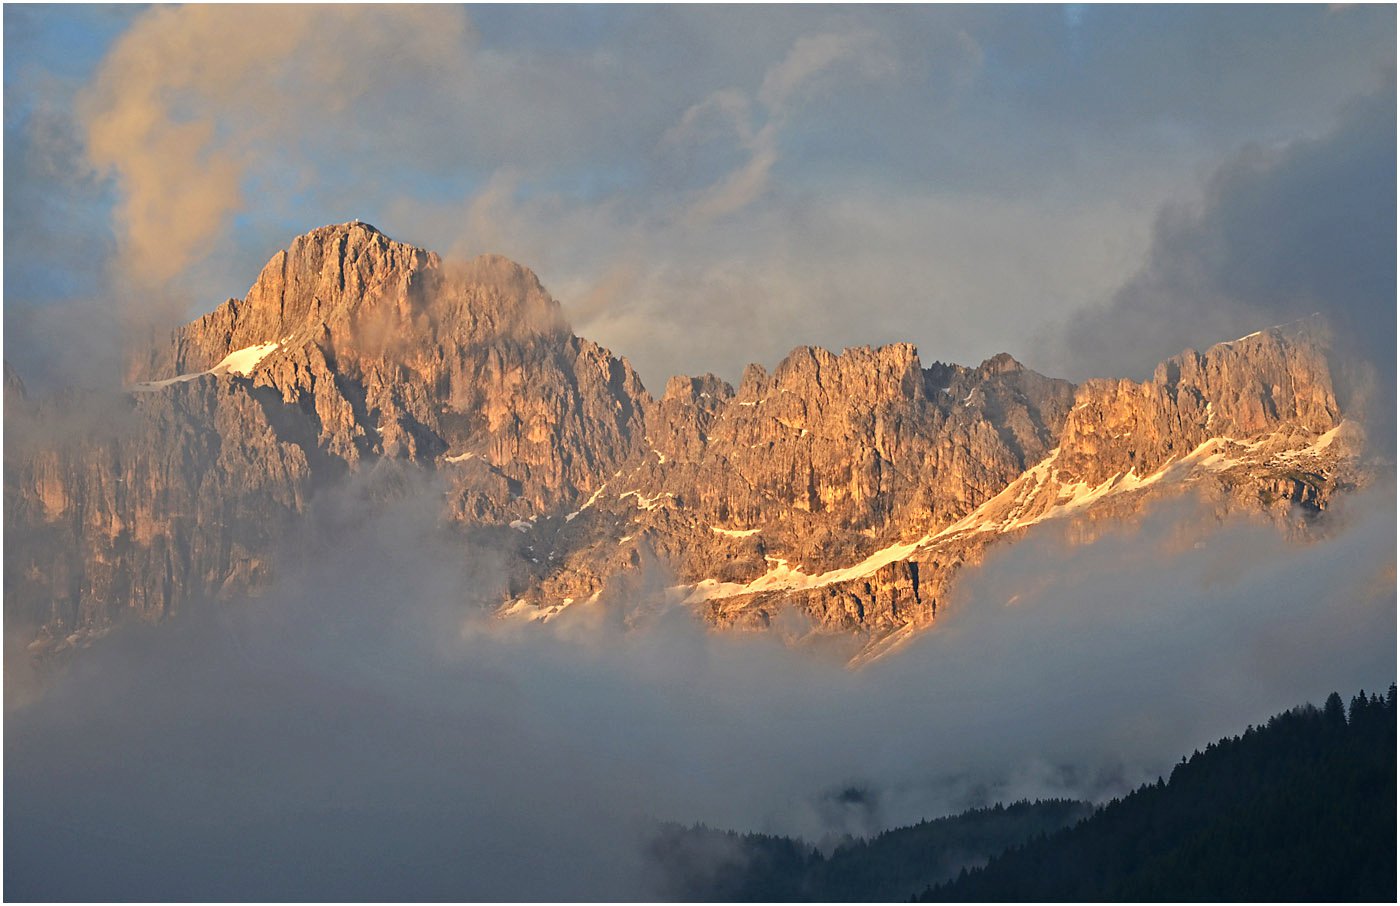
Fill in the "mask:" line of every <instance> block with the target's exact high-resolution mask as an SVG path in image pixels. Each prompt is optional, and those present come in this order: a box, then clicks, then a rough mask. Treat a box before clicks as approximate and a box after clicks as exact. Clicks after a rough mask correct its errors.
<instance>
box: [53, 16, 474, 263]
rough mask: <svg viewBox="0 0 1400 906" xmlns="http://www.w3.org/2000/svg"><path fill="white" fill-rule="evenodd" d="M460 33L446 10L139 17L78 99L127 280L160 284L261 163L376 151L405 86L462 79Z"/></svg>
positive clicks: (239, 200) (202, 240)
mask: <svg viewBox="0 0 1400 906" xmlns="http://www.w3.org/2000/svg"><path fill="white" fill-rule="evenodd" d="M471 36H472V32H471V27H470V24H469V23H468V21H467V19H466V17H465V15H464V14H463V13H462V12H461V11H460V10H458V9H455V8H449V7H405V8H402V9H397V8H396V9H393V10H390V9H387V8H384V7H326V8H316V7H295V6H292V7H278V8H272V7H267V8H260V7H259V8H254V7H230V6H208V7H200V6H191V7H166V8H160V9H155V10H152V11H151V12H149V13H148V14H147V15H145V16H143V17H142V18H141V19H139V20H137V21H136V22H135V23H134V24H133V25H132V27H131V28H130V29H129V30H128V31H127V32H125V33H124V34H123V35H122V36H121V38H120V39H119V40H118V41H117V42H116V43H115V45H114V46H113V48H112V50H111V52H110V53H109V54H108V55H107V56H106V58H105V59H104V60H103V62H102V64H101V66H100V68H99V69H98V71H97V73H96V74H95V75H94V77H93V79H92V81H91V82H90V83H89V85H88V86H87V88H86V90H85V91H84V92H83V94H82V96H81V97H80V99H79V111H80V120H81V123H82V125H83V128H84V130H85V133H86V150H87V155H88V157H89V159H90V161H91V162H92V165H93V166H94V167H96V168H97V169H98V170H100V171H101V172H104V173H111V174H113V175H114V176H115V178H116V181H117V184H118V186H119V188H120V190H121V200H120V202H119V203H118V205H117V209H116V219H117V235H118V237H119V241H120V242H121V254H120V256H119V258H118V263H119V265H120V267H121V269H122V271H123V273H124V275H125V276H127V277H129V278H131V279H133V280H134V281H136V282H137V283H138V284H139V285H154V286H161V285H163V284H166V283H168V282H170V281H171V280H173V279H175V278H176V277H178V276H180V275H181V274H183V273H184V272H185V271H186V269H187V268H189V267H190V266H191V265H192V264H193V263H195V262H197V261H199V260H201V259H202V258H203V257H204V256H206V255H208V254H209V253H210V252H211V251H212V250H213V249H214V247H215V245H216V243H218V242H219V241H220V240H221V239H223V238H224V236H225V231H226V230H227V228H228V227H229V225H230V222H231V219H232V217H233V215H235V214H237V213H240V212H241V211H242V210H244V208H245V207H246V206H247V205H248V203H249V199H248V197H247V195H246V193H247V191H248V188H249V187H248V181H249V180H250V178H252V175H253V174H252V172H251V171H252V170H253V169H254V168H255V167H257V166H259V165H266V164H267V163H268V161H269V158H271V159H277V158H278V157H279V156H280V155H281V154H282V153H285V151H287V150H289V149H297V148H298V147H299V146H305V145H308V144H309V145H312V146H314V145H316V144H319V143H321V142H323V141H325V136H324V135H322V136H318V135H317V133H318V132H322V131H329V132H332V133H334V136H333V140H338V141H343V142H344V143H345V145H346V146H347V148H354V147H356V146H361V145H364V144H366V143H368V144H374V143H375V141H376V135H377V134H379V133H378V130H391V131H392V130H393V129H395V128H396V127H398V126H399V125H400V122H398V121H399V120H401V119H402V117H401V116H398V117H396V116H394V115H393V111H394V109H395V108H398V107H401V106H402V105H403V104H404V103H410V104H411V103H413V102H414V101H417V100H423V98H421V97H416V96H415V95H414V94H413V93H411V92H412V89H413V88H414V87H415V86H416V85H418V84H420V83H421V84H426V85H428V86H429V87H430V91H429V92H428V97H427V98H426V99H428V100H432V99H433V97H432V92H431V86H438V85H442V84H445V83H450V82H452V81H453V80H460V81H469V76H470V69H469V64H470V61H471V55H470V43H471ZM406 91H407V92H410V93H408V94H407V95H405V94H403V92H406ZM365 113H368V114H370V115H369V116H365ZM375 116H382V117H384V118H385V120H387V121H385V122H380V123H378V124H375V123H373V122H372V120H373V119H374V118H375ZM414 116H417V113H416V112H415V113H414ZM376 125H377V127H378V130H377V129H375V128H373V127H374V126H376ZM309 176H310V177H311V178H315V175H314V173H311V174H309ZM280 188H282V189H283V190H284V191H285V189H286V188H287V186H286V185H285V182H284V183H283V184H282V185H281V186H280ZM262 202H263V199H259V203H262Z"/></svg>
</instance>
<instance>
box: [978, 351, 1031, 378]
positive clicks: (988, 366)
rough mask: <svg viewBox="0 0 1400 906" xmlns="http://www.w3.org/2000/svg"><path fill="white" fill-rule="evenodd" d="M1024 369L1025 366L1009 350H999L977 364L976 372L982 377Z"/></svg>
mask: <svg viewBox="0 0 1400 906" xmlns="http://www.w3.org/2000/svg"><path fill="white" fill-rule="evenodd" d="M1025 370H1026V368H1025V366H1024V365H1022V364H1021V363H1020V362H1018V361H1016V360H1015V359H1014V358H1012V357H1011V353H1009V352H999V353H997V354H996V355H994V356H992V357H991V358H990V359H987V360H986V361H985V362H983V363H982V364H981V365H978V366H977V373H978V374H980V375H981V376H983V377H984V378H986V377H991V376H992V375H995V374H1012V373H1014V372H1017V371H1025Z"/></svg>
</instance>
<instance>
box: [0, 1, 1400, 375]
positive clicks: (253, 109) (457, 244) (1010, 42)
mask: <svg viewBox="0 0 1400 906" xmlns="http://www.w3.org/2000/svg"><path fill="white" fill-rule="evenodd" d="M4 29H5V51H6V52H5V61H4V90H5V151H6V155H5V175H4V181H5V190H6V191H5V204H4V214H5V270H4V289H5V328H6V337H7V342H6V343H5V355H6V358H7V359H8V360H10V361H11V362H12V364H14V365H15V366H16V367H17V368H18V369H19V371H20V373H21V375H22V376H23V377H24V378H25V379H26V381H27V382H29V383H30V384H32V385H35V386H45V385H54V384H61V383H66V382H73V383H80V384H87V385H101V384H104V383H111V382H112V381H114V380H116V377H115V375H117V374H119V373H120V360H121V349H122V345H123V343H124V342H127V341H128V338H129V337H131V336H133V335H139V331H141V330H144V329H148V328H150V327H157V328H168V327H170V326H173V325H174V324H177V323H180V322H181V321H183V320H187V319H189V318H192V317H194V316H196V315H198V314H201V313H203V312H205V311H208V310H211V309H212V308H213V307H214V306H215V305H217V304H218V303H219V302H221V301H222V300H223V299H225V298H227V297H230V296H241V295H242V294H243V293H244V292H246V290H247V287H248V286H249V285H251V283H252V282H253V279H254V278H255V277H256V274H257V271H258V270H259V269H260V268H261V265H262V264H263V263H264V262H265V261H266V260H267V259H268V258H270V257H271V255H272V254H273V253H274V252H275V251H276V250H277V249H279V248H282V247H284V246H285V245H286V244H287V243H288V241H289V240H290V239H291V238H292V237H293V236H295V235H297V234H299V233H302V232H305V231H307V230H309V229H312V228H314V227H316V226H320V225H323V224H326V223H333V222H341V221H345V220H349V219H353V218H360V219H362V220H366V221H368V222H370V223H373V224H375V225H376V226H378V227H379V228H380V229H382V230H384V231H385V232H387V233H388V234H389V235H391V236H393V237H395V238H399V239H402V240H405V241H409V242H413V243H415V244H418V245H422V246H426V247H429V248H433V249H435V250H438V251H440V252H443V253H445V254H447V255H449V256H460V257H468V256H472V255H476V254H480V253H485V252H496V253H501V254H505V255H507V256H509V257H511V258H514V259H516V260H518V261H520V262H521V263H524V264H525V265H527V266H529V267H530V268H532V269H534V270H535V271H536V272H537V273H538V274H539V275H540V277H541V279H542V281H543V282H544V284H545V286H546V287H547V288H548V289H549V290H550V291H551V292H552V293H553V294H554V295H555V296H556V297H557V298H559V299H560V301H561V302H562V303H563V305H564V308H565V311H566V312H567V313H568V315H569V317H570V319H571V321H572V323H573V325H574V328H575V330H576V332H578V333H580V334H581V335H584V336H587V337H589V338H590V339H595V340H597V341H599V342H601V343H603V344H604V345H606V346H608V347H609V348H611V349H612V350H613V351H614V352H616V353H618V354H621V355H625V356H626V357H628V359H629V360H630V361H632V363H633V364H634V365H635V366H636V367H637V368H638V369H639V371H640V372H641V374H642V376H643V378H644V380H645V381H646V383H647V385H648V386H649V387H651V388H652V389H653V390H654V391H655V390H659V389H660V388H661V387H662V386H663V385H664V382H665V380H666V378H667V377H668V376H670V374H672V373H676V372H683V373H703V372H706V371H713V372H715V373H717V374H719V375H720V376H721V377H724V378H726V379H729V380H731V381H732V380H735V379H737V378H738V376H739V374H740V373H741V371H742V369H743V366H744V365H745V364H747V363H748V362H759V363H761V364H764V365H765V366H769V367H771V366H772V365H773V364H775V363H776V362H777V361H779V360H780V359H781V358H782V357H783V356H784V355H785V354H786V353H787V352H788V351H789V350H790V349H792V348H793V347H795V346H797V345H804V344H814V345H824V346H827V347H829V348H833V349H840V348H843V347H845V346H849V345H862V344H878V343H886V342H896V341H912V342H915V343H916V344H917V345H918V346H919V348H920V351H921V354H922V356H923V357H924V359H925V360H926V361H932V360H935V359H937V360H942V361H957V362H962V363H976V362H978V361H981V360H982V359H984V358H987V357H989V356H991V355H993V354H995V353H997V352H1000V351H1009V352H1011V353H1012V354H1013V355H1015V356H1016V357H1017V358H1019V359H1020V360H1022V361H1023V362H1025V363H1027V364H1028V365H1030V366H1032V367H1035V368H1037V369H1039V370H1042V371H1045V372H1048V373H1053V374H1056V375H1062V376H1066V377H1070V378H1071V379H1076V380H1078V379H1083V378H1085V377H1089V376H1095V375H1108V376H1118V375H1124V376H1134V377H1141V376H1145V375H1146V374H1150V372H1151V370H1152V366H1153V365H1154V364H1155V363H1156V362H1157V361H1158V360H1160V359H1161V358H1164V357H1166V356H1168V355H1171V354H1174V353H1176V352H1178V351H1180V349H1182V348H1184V347H1185V346H1187V345H1194V346H1197V347H1199V346H1203V345H1207V344H1209V343H1211V342H1214V341H1216V340H1222V339H1230V338H1232V337H1233V336H1238V335H1240V334H1243V333H1247V332H1251V331H1253V330H1255V329H1258V328H1260V327H1264V326H1268V324H1271V323H1277V322H1278V321H1283V320H1289V319H1291V318H1292V317H1296V316H1299V315H1300V313H1301V314H1308V313H1310V312H1311V311H1316V310H1322V311H1328V312H1334V311H1335V312H1338V313H1340V317H1339V318H1338V320H1340V321H1342V322H1344V323H1343V327H1344V329H1346V330H1348V331H1350V332H1351V334H1352V335H1354V336H1356V337H1358V338H1360V339H1359V340H1358V342H1364V340H1365V339H1366V338H1368V337H1370V338H1374V337H1375V336H1377V335H1379V336H1382V337H1385V338H1387V344H1388V345H1389V346H1390V351H1389V354H1388V356H1387V355H1386V354H1384V352H1383V351H1381V350H1380V349H1378V348H1375V344H1374V343H1372V347H1368V349H1367V350H1366V351H1367V354H1368V355H1370V356H1372V357H1380V358H1382V359H1386V361H1383V362H1382V363H1381V364H1382V367H1387V368H1389V371H1388V372H1387V373H1388V374H1393V368H1394V364H1393V360H1394V352H1393V344H1390V343H1389V340H1388V338H1389V337H1392V336H1393V335H1394V333H1395V327H1394V324H1395V322H1394V316H1395V314H1394V308H1393V305H1392V304H1391V301H1392V300H1393V298H1394V294H1395V293H1394V285H1395V259H1394V254H1395V243H1394V221H1395V182H1394V180H1395V166H1394V165H1395V144H1394V143H1395V129H1394V117H1395V75H1394V73H1395V58H1394V48H1395V11H1394V8H1393V7H1388V6H1371V7H1365V6H1362V7H1343V8H1333V7H1327V6H1286V7H1276V6H1247V7H1215V6H1190V7H1178V6H1152V7H1118V6H1112V7H1108V6H1093V5H1087V6H1018V7H999V6H975V7H962V6H939V7H906V6H900V7H864V6H850V7H847V6H821V7H793V6H786V7H784V6H779V7H763V6H758V7H727V6H723V7H722V6H714V7H707V6H688V7H650V6H608V7H590V6H567V7H566V6H559V7H554V6H514V5H507V6H497V7H465V8H463V7H453V6H431V7H404V6H394V7H370V6H353V7H351V6H344V7H342V6H316V7H271V6H256V7H253V6H248V7H241V6H208V7H158V8H145V7H133V6H123V7H99V6H78V5H54V6H43V5H33V6H28V5H25V6H8V7H6V9H5V12H4ZM1271 275H1276V278H1271ZM1277 275H1282V276H1277ZM1377 299H1380V300H1381V303H1378V302H1377ZM1382 303H1383V304H1382ZM1270 319H1276V320H1270ZM1383 383H1384V382H1383Z"/></svg>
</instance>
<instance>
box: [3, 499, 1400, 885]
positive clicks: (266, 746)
mask: <svg viewBox="0 0 1400 906" xmlns="http://www.w3.org/2000/svg"><path fill="white" fill-rule="evenodd" d="M1376 491H1377V493H1375V494H1373V495H1371V496H1370V497H1369V498H1356V499H1354V500H1349V501H1346V502H1345V503H1346V505H1345V506H1343V507H1341V508H1339V509H1338V510H1337V511H1336V512H1335V513H1333V514H1332V517H1331V518H1333V519H1334V521H1333V522H1332V523H1331V525H1332V528H1331V530H1330V532H1329V533H1328V534H1325V535H1324V536H1323V537H1321V538H1319V539H1318V540H1315V541H1313V542H1310V543H1306V544H1298V543H1296V542H1289V541H1287V540H1285V539H1284V538H1283V537H1281V536H1280V535H1279V533H1278V532H1277V531H1276V530H1275V529H1274V528H1273V527H1271V526H1267V525H1256V524H1253V523H1250V522H1247V521H1244V522H1241V521H1236V520H1231V521H1227V522H1225V523H1223V524H1222V523H1218V522H1217V521H1216V520H1215V518H1214V516H1213V514H1211V513H1210V512H1209V511H1198V510H1196V509H1195V508H1194V506H1192V505H1190V504H1182V505H1181V506H1178V507H1177V508H1175V509H1172V510H1169V511H1163V512H1161V513H1159V514H1158V515H1157V516H1154V517H1151V518H1148V519H1145V520H1143V521H1141V522H1140V523H1138V524H1137V525H1136V526H1133V527H1128V528H1125V529H1122V530H1120V531H1116V532H1113V533H1110V534H1108V535H1107V536H1105V537H1102V538H1101V539H1100V540H1099V541H1097V542H1095V543H1093V544H1088V545H1077V544H1072V543H1070V542H1069V540H1068V536H1066V535H1063V534H1061V533H1059V532H1057V531H1055V530H1053V529H1050V530H1046V531H1041V532H1038V533H1035V534H1033V535H1032V536H1031V537H1030V538H1029V539H1028V540H1027V541H1026V542H1024V543H1023V544H1020V545H1016V546H1006V547H1003V548H1000V549H998V550H997V551H995V552H994V553H993V554H992V556H991V557H990V558H989V560H988V562H987V564H986V566H985V567H984V568H983V569H981V570H979V571H977V572H975V573H969V574H968V576H967V578H966V579H965V581H964V582H963V583H962V584H961V585H960V587H959V589H958V590H957V591H956V592H955V600H954V601H953V602H952V604H951V605H950V606H949V608H948V609H947V611H946V612H945V614H944V615H943V616H942V617H941V619H940V622H939V623H938V624H937V625H936V626H935V628H934V630H933V631H932V632H930V633H928V634H926V635H924V636H922V637H921V638H919V639H918V640H916V641H915V642H914V643H913V644H911V645H910V646H909V647H908V648H907V649H906V650H904V651H902V652H901V653H899V654H898V655H896V656H895V657H892V658H890V659H887V660H884V661H880V662H877V663H876V664H875V665H873V666H872V667H870V668H868V669H866V670H864V671H861V672H857V673H852V672H849V671H846V670H844V669H841V668H840V666H839V661H832V662H828V661H826V660H824V659H823V658H822V657H821V656H820V655H819V654H817V653H814V652H811V651H793V650H789V649H786V648H784V647H782V646H781V645H779V644H777V643H776V642H775V641H774V640H773V639H772V638H770V637H767V636H743V635H740V636H734V635H715V634H711V633H709V632H706V631H705V630H704V629H703V627H700V626H698V625H697V624H695V623H694V622H693V621H692V620H691V619H690V618H689V616H688V614H686V613H684V612H681V611H675V610H670V611H666V610H659V611H658V610H656V609H655V608H654V606H653V605H654V604H655V603H656V602H655V600H654V594H653V593H654V591H655V589H657V588H659V587H662V586H664V585H665V584H667V582H668V581H669V580H668V579H667V577H666V576H665V574H664V571H662V570H661V569H660V567H653V568H652V569H651V570H650V571H644V573H642V574H639V575H637V576H634V577H632V578H633V581H631V582H630V583H628V584H627V585H626V586H625V587H619V588H617V589H614V593H613V594H612V595H611V596H610V599H609V600H608V601H606V602H604V603H603V604H602V605H601V607H600V608H598V609H595V610H593V611H579V612H578V614H577V615H576V616H575V618H574V619H571V620H562V621H558V622H555V623H551V624H549V625H547V626H543V627H541V626H538V625H530V626H509V625H502V624H499V623H494V622H492V621H489V620H486V619H484V618H483V614H482V611H481V609H480V608H481V607H482V605H483V604H485V603H487V602H489V601H491V600H493V593H494V591H495V590H496V589H497V583H499V581H500V577H501V575H502V574H503V571H502V569H501V560H500V559H499V558H500V556H502V555H501V554H499V553H497V552H493V548H492V547H491V546H490V545H482V544H480V543H477V544H472V545H469V546H467V547H466V548H465V549H464V548H463V546H462V542H461V540H460V539H457V540H453V539H449V538H446V537H444V536H442V535H439V534H437V533H436V531H435V530H434V529H433V526H434V525H435V514H436V512H437V509H436V508H437V498H436V496H435V492H434V490H433V489H432V488H431V487H426V488H424V489H423V492H422V494H421V495H419V496H415V497H410V498H408V499H405V500H403V501H401V502H400V504H399V505H397V506H395V507H391V508H390V509H389V510H388V512H387V513H381V514H380V515H370V514H369V513H366V512H365V510H364V509H363V507H362V505H361V504H360V503H358V502H356V499H355V498H354V497H353V496H351V497H345V498H341V499H339V501H338V502H336V500H335V499H334V498H332V499H329V500H328V499H326V498H323V499H322V501H321V502H320V504H319V505H318V509H317V512H316V514H315V515H314V517H313V528H312V529H309V530H308V531H307V532H306V533H305V534H304V535H303V536H302V538H301V541H300V543H299V545H298V546H296V547H295V549H292V550H289V551H288V552H287V553H286V559H287V562H288V563H289V564H299V566H296V567H294V568H292V569H291V571H290V572H289V573H286V574H284V575H285V579H284V582H283V584H282V585H280V586H279V587H278V588H276V589H274V590H273V591H272V593H271V594H269V595H268V596H266V597H264V598H262V599H260V600H256V601H247V602H238V603H234V604H227V605H223V606H221V607H219V608H218V609H211V610H204V611H196V612H192V613H190V614H189V615H188V616H189V619H186V620H184V621H181V622H179V623H174V624H170V625H166V626H162V627H146V628H134V629H132V630H130V631H128V632H127V633H125V634H124V635H121V636H117V637H113V638H110V639H108V640H107V641H106V642H104V643H103V644H102V645H100V646H98V647H96V648H94V649H93V650H91V651H89V652H87V653H86V654H85V655H84V656H83V657H82V658H80V659H79V660H78V661H76V662H75V663H74V664H73V665H72V667H71V668H70V669H69V670H68V672H67V673H66V674H64V675H62V676H60V677H58V678H57V679H56V680H55V681H53V682H52V683H51V685H50V686H49V688H47V689H46V690H45V691H44V694H43V695H42V697H40V698H39V699H38V701H37V702H33V703H30V704H28V705H23V706H18V707H16V706H14V705H11V706H9V707H8V709H7V713H6V731H7V732H6V736H5V744H6V752H5V756H6V757H5V771H6V776H5V780H6V790H7V800H6V806H7V807H6V811H5V821H6V831H7V834H6V838H7V845H6V866H5V868H6V883H7V889H6V893H7V895H8V896H10V897H12V898H24V897H26V896H34V897H39V898H46V897H47V898H52V897H69V896H72V897H79V898H84V899H111V898H122V897H139V898H167V897H168V898H177V899H189V898H202V897H214V898H234V899H243V898H260V897H268V898H277V899H283V898H293V899H296V898H315V899H359V898H379V899H403V898H408V899H419V898H440V897H447V898H452V899H458V900H461V899H561V898H562V899H587V898H607V899H631V898H642V899H648V898H653V897H655V896H656V895H657V891H659V890H662V889H663V888H662V887H660V886H658V885H659V884H660V881H661V880H662V879H659V878H657V877H656V876H655V874H654V866H652V865H650V864H649V863H648V862H647V861H646V859H645V858H644V855H643V854H644V851H645V842H646V837H647V834H648V833H649V829H650V827H651V824H650V822H651V821H652V820H653V819H660V820H674V821H680V822H683V823H689V822H692V821H697V820H699V821H705V822H708V823H711V824H713V825H718V826H723V827H735V828H752V829H757V830H765V831H772V832H781V833H801V834H804V835H806V836H807V837H808V838H809V839H813V840H817V839H820V838H821V837H822V836H823V835H827V834H831V833H842V832H860V833H864V832H870V831H873V830H877V829H879V828H881V827H886V826H890V825H894V824H902V823H906V822H909V821H913V820H917V819H918V818H920V817H925V816H931V815H937V814H941V813H945V812H948V811H953V810H957V809H959V808H963V807H965V806H969V805H976V804H982V803H984V802H986V801H989V800H996V799H1003V800H1005V799H1011V798H1017V797H1020V796H1047V795H1091V796H1108V795H1114V794H1118V793H1121V792H1122V791H1123V790H1124V789H1126V788H1128V787H1130V786H1132V785H1134V784H1136V783H1137V782H1139V781H1141V780H1145V779H1155V777H1156V776H1157V774H1158V773H1162V772H1165V771H1167V770H1169V768H1170V766H1171V764H1172V763H1174V762H1175V761H1176V759H1177V758H1179V757H1180V755H1181V754H1184V753H1188V752H1189V751H1190V750H1191V749H1192V748H1194V747H1197V746H1200V745H1203V744H1204V743H1206V742H1208V741H1210V740H1212V739H1213V738H1216V737H1217V736H1219V735H1220V734H1223V733H1229V732H1237V731H1239V730H1240V729H1242V728H1243V726H1244V725H1245V724H1246V723H1250V722H1257V721H1259V720H1261V719H1263V718H1265V717H1267V716H1268V715H1269V714H1271V713H1273V712H1274V711H1276V710H1278V709H1281V708H1284V707H1287V706H1290V705H1293V704H1296V703H1298V702H1300V701H1302V700H1305V699H1312V700H1314V701H1316V700H1318V699H1320V698H1321V697H1322V696H1324V695H1325V694H1326V693H1327V692H1329V691H1331V690H1332V689H1334V688H1335V689H1340V690H1343V691H1348V690H1354V689H1355V688H1356V687H1358V686H1361V685H1365V686H1366V687H1367V688H1372V687H1377V688H1379V687H1381V686H1383V685H1384V684H1385V683H1387V682H1389V681H1390V680H1391V679H1393V676H1394V670H1395V652H1394V646H1393V639H1394V632H1395V587H1394V552H1395V540H1396V538H1395V534H1394V531H1395V522H1394V501H1395V498H1394V492H1393V487H1391V486H1386V487H1385V488H1378V489H1376ZM852 788H855V789H860V790H863V791H866V793H868V795H867V797H866V801H867V802H868V803H870V807H868V808H861V809H856V810H852V809H845V808H834V807H833V802H834V801H835V800H836V798H838V797H839V794H840V792H841V791H843V790H847V789H852Z"/></svg>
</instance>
